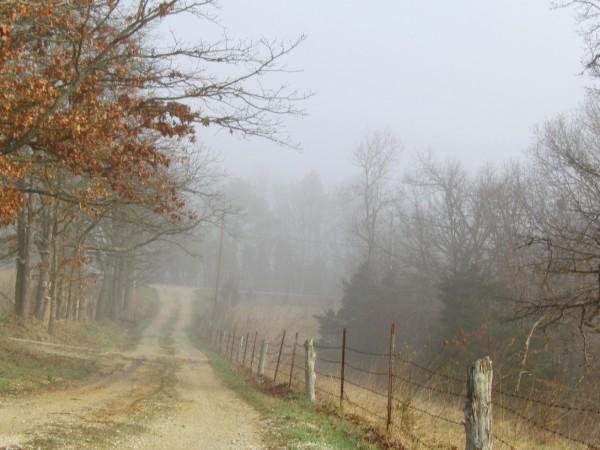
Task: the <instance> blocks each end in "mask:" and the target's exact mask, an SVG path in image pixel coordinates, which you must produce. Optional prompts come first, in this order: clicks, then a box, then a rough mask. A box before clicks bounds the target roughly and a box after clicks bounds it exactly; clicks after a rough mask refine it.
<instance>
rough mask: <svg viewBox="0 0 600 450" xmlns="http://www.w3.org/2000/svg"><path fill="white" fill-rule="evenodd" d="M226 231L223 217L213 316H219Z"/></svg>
mask: <svg viewBox="0 0 600 450" xmlns="http://www.w3.org/2000/svg"><path fill="white" fill-rule="evenodd" d="M224 233H225V218H223V219H221V237H220V238H219V256H218V257H217V281H216V283H215V301H214V303H213V311H212V317H213V319H215V318H216V316H217V304H218V303H219V284H220V282H221V259H222V258H223V235H224Z"/></svg>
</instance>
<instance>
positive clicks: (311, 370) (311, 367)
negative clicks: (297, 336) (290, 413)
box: [304, 339, 317, 403]
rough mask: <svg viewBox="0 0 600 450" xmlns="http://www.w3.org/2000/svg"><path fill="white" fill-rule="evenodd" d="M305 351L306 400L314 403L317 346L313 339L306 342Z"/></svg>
mask: <svg viewBox="0 0 600 450" xmlns="http://www.w3.org/2000/svg"><path fill="white" fill-rule="evenodd" d="M304 349H305V350H306V360H305V362H304V385H305V392H306V400H308V401H309V402H312V403H314V402H315V400H316V397H315V381H316V375H315V362H316V360H317V354H316V353H315V346H314V343H313V340H312V339H307V340H306V341H305V342H304Z"/></svg>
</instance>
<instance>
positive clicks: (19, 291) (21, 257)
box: [15, 195, 33, 318]
mask: <svg viewBox="0 0 600 450" xmlns="http://www.w3.org/2000/svg"><path fill="white" fill-rule="evenodd" d="M32 216H33V212H32V211H31V196H30V195H27V196H26V197H25V203H24V205H23V208H22V209H21V211H19V214H18V215H17V259H16V269H17V274H16V280H15V312H16V313H17V315H18V316H19V317H21V318H25V317H28V316H29V315H30V314H31V297H30V295H29V285H30V283H31V246H32V242H33V239H32V236H31V222H32V219H33V217H32Z"/></svg>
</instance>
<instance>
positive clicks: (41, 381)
mask: <svg viewBox="0 0 600 450" xmlns="http://www.w3.org/2000/svg"><path fill="white" fill-rule="evenodd" d="M98 368H99V364H98V362H97V361H95V360H94V359H88V358H85V359H84V358H81V359H80V358H69V357H64V356H58V355H50V354H43V353H34V352H29V351H25V350H24V349H23V348H18V347H11V346H10V345H9V344H3V346H2V347H0V395H18V394H23V393H26V392H30V391H34V390H37V389H42V388H49V387H59V386H62V385H64V384H66V383H68V382H69V381H74V380H78V379H81V378H84V377H86V376H88V375H90V374H92V373H93V372H94V371H96V370H97V369H98Z"/></svg>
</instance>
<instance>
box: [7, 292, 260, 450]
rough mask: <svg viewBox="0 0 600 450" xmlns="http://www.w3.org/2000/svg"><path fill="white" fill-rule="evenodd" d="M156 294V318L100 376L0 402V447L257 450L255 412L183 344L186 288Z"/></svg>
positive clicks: (188, 344) (189, 306)
mask: <svg viewBox="0 0 600 450" xmlns="http://www.w3.org/2000/svg"><path fill="white" fill-rule="evenodd" d="M157 290H158V292H159V296H160V299H161V309H160V312H159V314H158V315H157V317H156V318H155V320H154V321H153V322H152V323H151V324H150V326H148V327H147V329H146V331H145V333H144V336H143V337H142V339H141V341H140V344H139V346H138V348H137V349H136V350H135V351H133V352H132V353H131V354H128V355H120V356H119V355H114V354H113V355H111V356H110V358H111V360H112V364H110V365H107V367H106V368H105V369H104V371H103V373H101V374H99V375H98V376H97V377H96V378H95V379H93V380H88V381H87V382H85V383H81V384H80V385H78V386H74V387H71V388H69V389H66V390H61V391H56V392H48V393H44V394H41V395H40V394H38V395H31V396H28V397H22V398H17V399H2V401H1V404H0V448H6V447H8V448H78V449H80V448H94V449H98V448H122V449H161V450H162V449H215V450H220V449H260V448H263V446H262V444H261V439H260V429H261V426H264V424H261V420H260V417H259V415H258V413H257V412H256V411H255V410H254V409H252V408H251V407H250V406H248V405H247V404H245V403H243V402H242V401H241V400H240V399H238V398H237V397H236V396H235V394H233V393H232V392H231V391H229V390H228V389H227V388H226V387H225V386H224V385H223V384H222V383H221V382H220V380H219V379H217V378H216V376H215V374H214V373H213V371H212V369H211V368H210V366H209V365H208V362H207V359H206V357H205V356H204V355H203V354H202V353H201V352H200V351H198V350H197V349H196V348H195V347H194V346H193V345H192V343H191V342H190V341H189V339H188V335H187V333H186V328H187V327H188V326H189V325H190V324H189V321H190V320H191V319H192V314H191V310H192V303H191V302H192V290H191V289H187V288H179V287H167V286H159V287H157ZM167 328H168V329H169V330H170V331H171V332H170V333H169V334H170V338H168V336H167V339H166V340H165V331H166V330H167ZM161 336H162V339H163V341H162V342H160V340H161ZM161 344H162V345H161ZM115 361H116V362H115Z"/></svg>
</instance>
